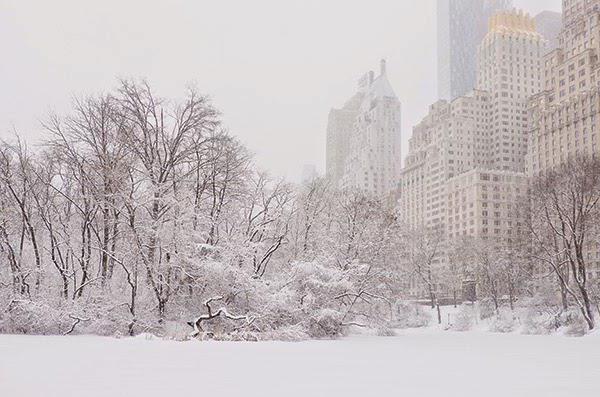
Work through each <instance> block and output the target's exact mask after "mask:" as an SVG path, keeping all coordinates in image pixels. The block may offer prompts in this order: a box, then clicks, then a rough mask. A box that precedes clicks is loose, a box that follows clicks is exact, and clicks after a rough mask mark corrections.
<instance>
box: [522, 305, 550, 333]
mask: <svg viewBox="0 0 600 397" xmlns="http://www.w3.org/2000/svg"><path fill="white" fill-rule="evenodd" d="M558 327H559V323H558V321H557V319H556V316H553V315H550V314H548V313H546V312H543V311H541V310H540V309H539V308H536V307H530V308H528V309H527V310H526V311H525V314H524V318H523V326H522V328H521V331H522V332H523V333H524V334H529V335H547V334H550V333H552V332H554V331H556V330H557V329H558Z"/></svg>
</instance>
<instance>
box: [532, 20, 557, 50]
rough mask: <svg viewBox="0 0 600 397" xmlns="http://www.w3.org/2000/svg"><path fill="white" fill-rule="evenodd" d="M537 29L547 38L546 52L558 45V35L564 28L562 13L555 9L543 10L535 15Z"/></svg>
mask: <svg viewBox="0 0 600 397" xmlns="http://www.w3.org/2000/svg"><path fill="white" fill-rule="evenodd" d="M535 26H536V28H537V31H538V32H539V33H540V34H541V35H542V36H543V37H544V39H546V42H547V43H546V48H545V52H550V51H552V50H554V49H555V48H557V47H558V36H559V35H560V31H561V29H562V14H561V13H560V12H554V11H542V12H540V13H539V14H537V15H536V16H535Z"/></svg>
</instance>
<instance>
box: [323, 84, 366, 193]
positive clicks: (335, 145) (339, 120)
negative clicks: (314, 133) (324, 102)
mask: <svg viewBox="0 0 600 397" xmlns="http://www.w3.org/2000/svg"><path fill="white" fill-rule="evenodd" d="M363 96H364V93H363V92H358V93H356V94H355V95H354V96H353V97H352V98H350V99H349V100H348V101H347V102H346V103H345V104H344V106H343V107H342V108H341V109H331V111H330V112H329V119H328V123H327V148H326V176H327V179H328V180H330V181H331V182H332V183H333V184H335V185H336V186H340V185H341V183H342V179H343V178H344V173H345V167H346V160H347V158H348V153H349V152H350V135H351V134H352V130H353V129H354V124H355V122H356V119H357V118H358V112H359V109H360V105H361V103H362V99H363Z"/></svg>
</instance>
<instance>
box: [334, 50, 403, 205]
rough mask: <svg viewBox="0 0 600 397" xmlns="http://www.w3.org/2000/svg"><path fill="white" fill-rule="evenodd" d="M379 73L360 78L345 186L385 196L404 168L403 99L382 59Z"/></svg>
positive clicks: (344, 179)
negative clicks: (402, 161)
mask: <svg viewBox="0 0 600 397" xmlns="http://www.w3.org/2000/svg"><path fill="white" fill-rule="evenodd" d="M380 66H381V69H380V73H379V76H377V77H375V73H374V72H369V73H367V74H366V75H365V76H364V77H363V78H362V79H361V81H360V82H359V93H358V96H357V97H356V98H360V105H359V108H358V113H357V115H356V118H355V120H354V124H353V127H352V130H351V133H350V135H349V137H348V154H347V156H346V159H345V163H344V174H343V177H342V187H344V188H346V189H353V190H361V191H364V192H367V193H370V194H372V195H374V196H377V197H381V198H385V197H387V196H388V195H390V194H391V193H393V192H394V191H395V190H396V189H397V182H398V173H399V171H400V164H401V163H400V161H401V151H400V143H401V142H400V131H401V126H400V114H401V106H400V101H399V100H398V98H397V97H396V94H395V93H394V90H393V89H392V86H391V85H390V82H389V80H388V77H387V72H386V63H385V61H384V60H382V61H381V65H380Z"/></svg>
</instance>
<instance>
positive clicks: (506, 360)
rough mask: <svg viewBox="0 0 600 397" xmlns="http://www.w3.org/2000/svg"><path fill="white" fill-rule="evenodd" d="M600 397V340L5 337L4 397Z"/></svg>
mask: <svg viewBox="0 0 600 397" xmlns="http://www.w3.org/2000/svg"><path fill="white" fill-rule="evenodd" d="M179 395H180V396H190V395H191V396H216V397H229V396H236V397H237V396H250V397H252V396H261V397H270V396H285V397H295V396H302V397H312V396H330V397H331V396H345V397H346V396H369V397H370V396H419V397H429V396H435V397H438V396H461V397H471V396H478V397H495V396H502V397H509V396H510V397H518V396H527V397H537V396H543V397H550V396H561V397H569V396H577V397H587V396H589V397H592V396H593V397H598V396H600V334H593V335H590V336H586V337H583V338H575V337H566V336H526V335H521V334H518V333H513V334H494V333H489V332H479V331H471V332H465V333H459V332H450V331H442V330H435V329H424V330H410V331H399V332H398V335H397V336H394V337H377V336H355V337H349V338H345V339H342V340H337V341H311V342H298V343H291V342H199V341H187V342H176V341H166V340H159V339H151V338H147V337H143V336H142V337H137V338H122V339H114V338H102V337H92V336H70V337H63V336H21V335H3V336H0V396H2V397H29V396H31V397H34V396H35V397H52V396H60V397H69V396H84V397H95V396H128V397H135V396H144V397H154V396H162V397H164V396H179Z"/></svg>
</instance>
